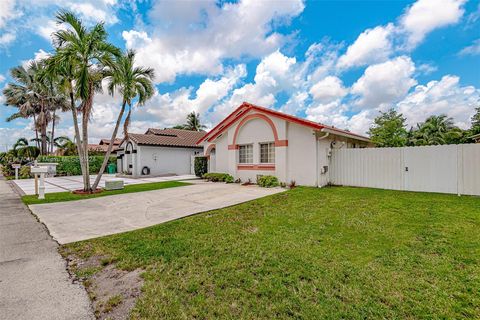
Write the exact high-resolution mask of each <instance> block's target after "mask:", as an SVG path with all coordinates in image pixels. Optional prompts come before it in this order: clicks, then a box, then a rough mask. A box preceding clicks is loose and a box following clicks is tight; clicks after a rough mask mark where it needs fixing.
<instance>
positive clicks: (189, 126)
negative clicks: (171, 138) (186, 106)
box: [174, 111, 206, 131]
mask: <svg viewBox="0 0 480 320" xmlns="http://www.w3.org/2000/svg"><path fill="white" fill-rule="evenodd" d="M174 128H175V129H184V130H191V131H202V130H203V129H205V128H206V126H205V125H203V124H201V123H200V114H198V113H195V111H192V112H190V113H189V114H188V115H187V123H185V124H184V125H179V126H175V127H174Z"/></svg>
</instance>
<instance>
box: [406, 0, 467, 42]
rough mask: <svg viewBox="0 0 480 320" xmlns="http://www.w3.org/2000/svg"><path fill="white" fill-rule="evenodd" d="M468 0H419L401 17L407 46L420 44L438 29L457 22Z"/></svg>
mask: <svg viewBox="0 0 480 320" xmlns="http://www.w3.org/2000/svg"><path fill="white" fill-rule="evenodd" d="M465 1H466V0H442V1H438V0H418V1H417V2H415V3H414V4H413V5H412V6H411V7H409V8H408V9H407V10H406V12H405V14H404V15H403V16H402V17H401V19H400V26H401V28H402V29H403V30H404V31H405V32H407V34H408V40H407V47H410V48H413V47H415V46H416V45H418V44H419V43H420V42H421V41H422V40H423V39H424V38H425V36H426V35H427V34H428V33H429V32H431V31H433V30H435V29H437V28H441V27H444V26H447V25H451V24H455V23H457V22H458V21H459V20H460V18H461V17H462V15H463V13H464V9H463V4H464V3H465Z"/></svg>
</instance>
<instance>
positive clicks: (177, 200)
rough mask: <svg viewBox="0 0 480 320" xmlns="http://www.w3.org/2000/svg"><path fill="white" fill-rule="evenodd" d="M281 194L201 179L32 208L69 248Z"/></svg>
mask: <svg viewBox="0 0 480 320" xmlns="http://www.w3.org/2000/svg"><path fill="white" fill-rule="evenodd" d="M282 191H283V189H280V188H272V189H266V188H260V187H257V186H241V185H238V184H225V183H212V182H203V181H196V182H194V184H193V185H190V186H185V187H177V188H170V189H162V190H154V191H147V192H139V193H129V194H122V195H115V196H108V197H101V198H94V199H86V200H80V201H70V202H60V203H51V204H37V205H31V206H30V209H31V210H32V212H33V213H34V214H35V215H37V217H38V218H39V219H40V221H42V222H43V223H45V225H46V226H47V227H48V229H49V230H50V234H51V235H52V236H53V238H54V239H56V240H57V241H58V242H59V243H61V244H64V243H69V242H75V241H80V240H85V239H91V238H96V237H100V236H105V235H109V234H114V233H120V232H125V231H130V230H135V229H140V228H145V227H148V226H152V225H155V224H159V223H163V222H166V221H171V220H175V219H178V218H182V217H186V216H189V215H192V214H195V213H199V212H204V211H208V210H213V209H219V208H223V207H227V206H231V205H235V204H238V203H242V202H245V201H250V200H254V199H257V198H261V197H264V196H267V195H271V194H275V193H278V192H282Z"/></svg>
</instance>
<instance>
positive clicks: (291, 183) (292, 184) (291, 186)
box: [288, 180, 297, 189]
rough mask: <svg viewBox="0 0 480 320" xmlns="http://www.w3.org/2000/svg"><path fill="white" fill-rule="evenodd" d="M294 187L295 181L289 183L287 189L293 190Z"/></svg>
mask: <svg viewBox="0 0 480 320" xmlns="http://www.w3.org/2000/svg"><path fill="white" fill-rule="evenodd" d="M296 186H297V183H296V182H295V180H292V181H290V183H289V184H288V187H289V188H290V189H293V188H295V187H296Z"/></svg>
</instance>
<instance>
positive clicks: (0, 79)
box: [0, 74, 6, 104]
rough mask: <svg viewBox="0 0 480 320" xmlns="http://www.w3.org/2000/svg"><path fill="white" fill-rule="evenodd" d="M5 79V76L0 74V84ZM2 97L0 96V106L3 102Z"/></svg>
mask: <svg viewBox="0 0 480 320" xmlns="http://www.w3.org/2000/svg"><path fill="white" fill-rule="evenodd" d="M5 79H6V78H5V76H4V75H3V74H0V83H2V82H3V81H5ZM2 97H3V96H2V95H0V104H1V103H2V102H3V100H2Z"/></svg>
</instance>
